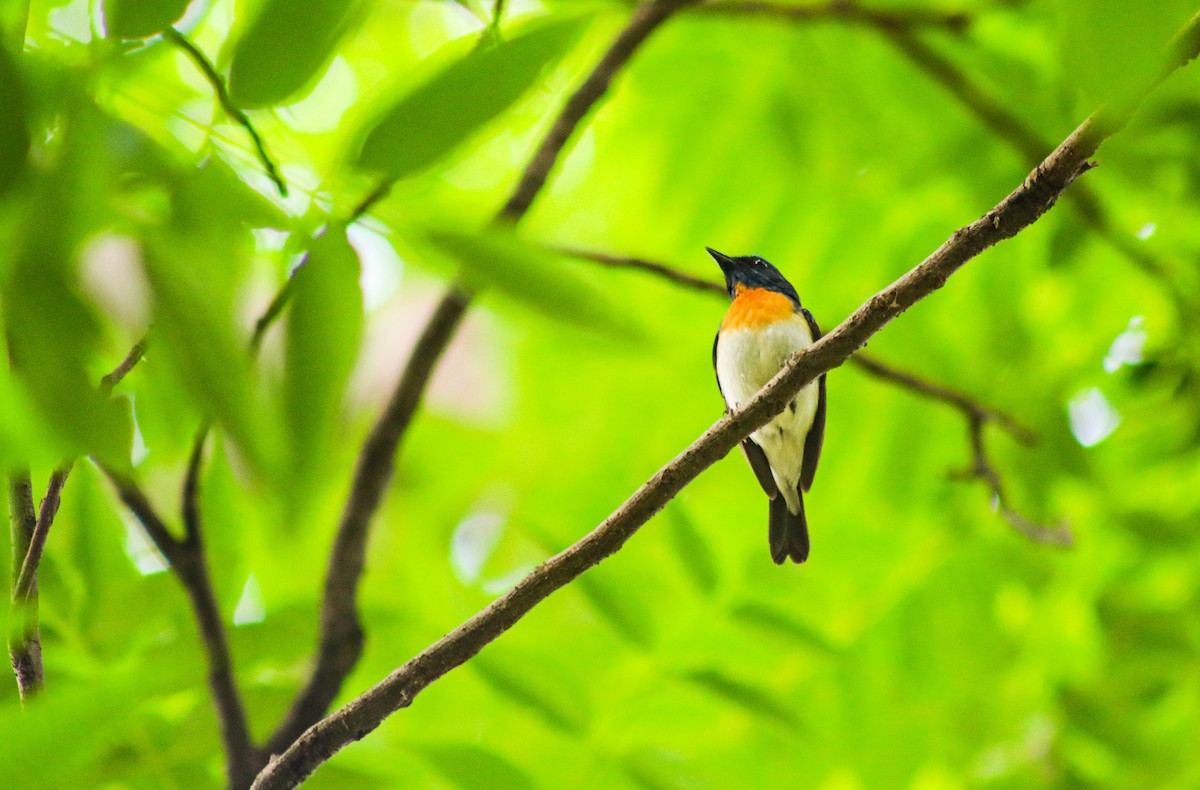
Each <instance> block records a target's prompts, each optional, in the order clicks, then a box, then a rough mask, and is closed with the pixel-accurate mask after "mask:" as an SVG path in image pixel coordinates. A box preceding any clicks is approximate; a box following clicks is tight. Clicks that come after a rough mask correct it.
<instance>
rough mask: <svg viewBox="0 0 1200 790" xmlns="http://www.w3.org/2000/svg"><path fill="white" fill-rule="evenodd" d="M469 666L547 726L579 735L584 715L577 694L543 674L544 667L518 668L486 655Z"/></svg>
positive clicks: (529, 665) (528, 666)
mask: <svg viewBox="0 0 1200 790" xmlns="http://www.w3.org/2000/svg"><path fill="white" fill-rule="evenodd" d="M471 666H472V667H473V668H474V669H475V671H476V672H477V673H478V674H479V677H481V678H482V679H483V680H484V681H485V682H486V683H487V684H488V686H490V687H491V688H492V689H493V690H494V691H496V692H497V693H499V694H501V695H503V696H505V697H507V698H508V699H510V700H512V701H513V702H516V703H517V704H519V705H521V706H522V707H525V708H527V709H528V710H530V711H532V712H533V713H536V714H537V715H538V716H539V717H540V718H541V719H542V720H543V721H545V722H546V723H547V724H549V725H550V726H552V727H554V728H556V729H559V730H562V731H563V732H565V733H567V734H569V735H581V734H582V733H583V732H584V730H585V729H586V727H587V714H586V710H585V708H584V706H583V701H582V699H581V698H580V697H579V695H578V694H573V693H572V690H571V689H570V688H568V687H567V686H565V685H563V683H562V682H561V681H562V680H563V678H562V677H557V678H556V677H554V676H553V674H548V673H547V672H546V667H545V666H540V667H539V666H535V665H534V664H533V663H529V664H527V665H525V666H522V667H521V668H520V669H517V668H513V667H510V666H508V665H507V664H501V663H500V662H499V661H497V660H495V659H492V658H489V657H487V656H478V657H476V658H475V659H474V660H472V661H471Z"/></svg>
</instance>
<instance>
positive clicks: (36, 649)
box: [8, 470, 46, 702]
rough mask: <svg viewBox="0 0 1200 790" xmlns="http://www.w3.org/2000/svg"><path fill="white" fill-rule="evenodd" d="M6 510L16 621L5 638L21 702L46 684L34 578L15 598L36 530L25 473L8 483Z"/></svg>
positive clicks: (31, 499) (17, 475) (26, 474)
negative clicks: (8, 525) (10, 539)
mask: <svg viewBox="0 0 1200 790" xmlns="http://www.w3.org/2000/svg"><path fill="white" fill-rule="evenodd" d="M8 510H9V521H10V525H11V530H12V567H13V588H12V603H13V610H14V613H15V614H16V616H17V618H18V623H16V624H14V628H13V630H12V633H11V634H10V635H9V638H8V658H9V661H10V662H11V663H12V668H13V673H14V674H15V675H16V677H17V691H18V692H19V693H20V695H21V700H22V701H23V702H25V701H28V700H29V699H31V698H32V697H33V696H34V695H36V694H37V693H38V692H39V691H41V690H42V688H43V687H44V686H45V683H46V676H45V671H44V669H43V667H42V637H41V632H40V629H39V628H38V610H37V605H38V601H37V574H36V572H35V573H34V574H33V578H32V580H31V582H30V583H29V591H28V593H27V594H26V595H24V596H18V595H17V586H16V585H17V584H18V580H19V578H20V576H21V569H22V566H23V565H24V562H25V558H26V557H27V556H28V554H29V546H30V544H31V542H32V541H33V536H34V532H35V530H36V528H37V512H36V511H35V510H34V507H33V482H32V480H31V478H30V476H29V471H28V470H23V471H20V472H16V473H14V474H13V475H11V476H10V477H9V480H8Z"/></svg>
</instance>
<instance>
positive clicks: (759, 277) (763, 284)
mask: <svg viewBox="0 0 1200 790" xmlns="http://www.w3.org/2000/svg"><path fill="white" fill-rule="evenodd" d="M704 249H706V250H708V254H709V255H711V256H713V260H715V261H716V262H717V265H718V266H720V267H721V271H722V272H724V273H725V290H727V291H728V292H729V298H730V299H736V298H737V293H738V286H739V285H740V286H742V287H743V288H766V289H767V290H769V291H776V292H778V293H781V294H783V295H784V296H786V297H788V298H789V299H791V300H792V301H793V302H795V303H796V306H797V307H799V306H800V296H799V295H798V294H797V293H796V289H795V288H793V287H792V284H791V283H789V282H788V281H787V280H786V279H785V278H784V276H783V275H782V274H780V273H779V270H778V269H776V268H775V267H774V266H772V265H771V264H770V263H768V262H767V261H766V260H764V259H763V258H760V257H758V256H757V255H743V256H742V257H740V258H731V257H729V256H728V255H726V254H724V253H721V252H717V251H716V250H714V249H713V248H712V247H705V248H704Z"/></svg>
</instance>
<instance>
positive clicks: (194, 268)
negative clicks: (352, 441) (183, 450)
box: [146, 235, 278, 475]
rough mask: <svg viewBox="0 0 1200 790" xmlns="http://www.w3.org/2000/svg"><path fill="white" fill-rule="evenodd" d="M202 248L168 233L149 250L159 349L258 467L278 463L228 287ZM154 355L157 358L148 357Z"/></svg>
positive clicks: (274, 469) (201, 406)
mask: <svg viewBox="0 0 1200 790" xmlns="http://www.w3.org/2000/svg"><path fill="white" fill-rule="evenodd" d="M217 268H219V267H217V266H215V265H212V262H211V261H210V260H209V259H208V256H207V255H206V253H205V252H204V251H201V250H196V249H195V248H194V247H192V245H189V244H187V243H186V242H184V241H180V240H173V237H171V236H169V235H165V236H163V237H160V238H156V239H153V240H152V241H151V242H150V243H149V244H148V245H147V249H146V274H147V279H148V280H149V283H150V287H151V290H152V292H153V294H154V300H155V333H154V336H155V340H154V343H155V354H154V357H153V359H155V360H157V359H164V360H165V361H166V362H167V364H169V365H170V366H171V367H172V369H173V370H174V372H175V374H176V376H177V377H178V379H179V381H180V382H181V383H182V384H183V385H184V388H185V390H186V391H188V392H189V393H190V394H191V397H192V398H193V399H194V401H195V403H196V405H197V408H199V409H200V411H201V412H202V413H203V414H205V415H207V416H210V417H213V418H215V419H216V420H217V421H218V422H220V423H221V425H222V426H223V427H224V428H225V429H226V430H227V431H228V432H229V434H230V435H231V436H232V437H233V438H234V440H235V441H236V442H237V444H238V446H239V448H240V449H241V450H243V451H244V452H245V453H247V455H248V456H249V457H250V459H251V461H252V462H253V463H254V465H255V466H256V467H258V469H259V470H260V471H263V472H266V473H267V474H268V475H273V474H274V473H276V472H277V471H278V469H277V465H276V462H277V448H278V443H277V441H276V436H275V433H276V431H275V426H276V423H275V422H273V421H271V420H270V419H269V415H268V412H267V410H266V408H265V404H264V403H263V400H262V397H261V394H260V393H259V391H258V389H257V387H256V386H255V383H254V381H253V377H252V371H251V366H250V360H249V355H248V353H247V351H246V347H245V344H244V342H243V341H242V340H241V338H240V337H239V335H238V332H237V331H236V328H235V326H234V322H233V307H232V305H231V304H229V295H228V294H227V293H224V292H223V285H222V284H220V283H217V284H216V285H214V284H213V283H212V282H211V280H212V275H211V274H210V272H211V271H214V270H216V269H217ZM150 361H152V360H150Z"/></svg>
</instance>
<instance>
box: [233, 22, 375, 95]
mask: <svg viewBox="0 0 1200 790" xmlns="http://www.w3.org/2000/svg"><path fill="white" fill-rule="evenodd" d="M362 7H363V2H362V0H313V1H312V2H301V0H267V1H266V2H265V3H264V4H263V6H262V8H261V9H260V10H259V11H258V14H257V15H256V16H255V17H254V19H253V21H252V22H251V23H250V25H249V26H248V27H247V28H246V30H245V31H244V32H243V33H242V36H241V38H240V39H238V42H237V45H236V46H235V47H234V48H233V59H232V61H231V62H230V64H229V94H230V96H231V97H233V100H234V101H235V102H237V103H238V104H239V105H241V106H243V107H267V106H270V105H272V104H279V103H280V102H282V101H284V100H285V99H287V98H289V97H290V96H292V95H293V94H295V93H297V92H299V91H300V90H302V89H303V88H304V87H305V86H307V85H309V84H310V83H311V82H312V81H313V80H314V79H315V77H316V76H317V74H319V73H320V71H321V70H322V69H323V68H324V67H325V65H326V64H327V63H328V62H329V60H330V59H331V58H332V57H333V52H334V50H335V49H336V48H337V45H338V42H339V41H340V40H341V38H342V36H343V35H344V34H345V33H346V31H347V30H349V29H350V27H351V26H352V25H353V24H354V22H355V20H356V19H357V18H358V16H359V14H360V12H361V11H362Z"/></svg>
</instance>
